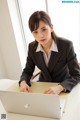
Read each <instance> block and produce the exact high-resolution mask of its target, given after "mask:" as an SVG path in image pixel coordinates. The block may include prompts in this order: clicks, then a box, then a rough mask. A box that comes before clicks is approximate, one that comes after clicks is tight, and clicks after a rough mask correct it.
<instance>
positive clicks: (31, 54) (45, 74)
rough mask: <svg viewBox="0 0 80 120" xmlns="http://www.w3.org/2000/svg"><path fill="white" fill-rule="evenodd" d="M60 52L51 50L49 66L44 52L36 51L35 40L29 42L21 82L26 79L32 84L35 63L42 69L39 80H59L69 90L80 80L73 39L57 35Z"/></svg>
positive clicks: (79, 69)
mask: <svg viewBox="0 0 80 120" xmlns="http://www.w3.org/2000/svg"><path fill="white" fill-rule="evenodd" d="M56 44H57V47H58V52H54V51H52V52H51V57H50V60H49V64H48V67H47V66H46V64H45V61H44V58H43V53H42V52H41V51H39V52H36V48H37V46H36V48H35V47H34V42H32V43H30V44H29V51H28V57H27V62H26V66H25V68H24V70H23V72H22V75H21V78H20V81H19V83H20V82H21V81H22V80H25V81H26V83H27V84H30V79H31V77H32V74H33V71H34V68H35V65H36V66H37V67H38V68H39V69H40V70H41V75H40V77H39V81H42V82H59V83H60V84H61V85H62V86H64V87H65V88H66V89H67V90H68V91H71V89H72V88H73V87H74V86H75V85H76V84H77V83H78V82H80V68H79V65H78V61H77V59H76V54H75V52H74V49H73V44H72V42H71V41H69V40H66V39H64V38H59V37H57V39H56Z"/></svg>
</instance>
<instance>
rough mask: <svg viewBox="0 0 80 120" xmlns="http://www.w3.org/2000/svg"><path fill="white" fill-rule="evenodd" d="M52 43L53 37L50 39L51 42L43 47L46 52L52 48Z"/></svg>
mask: <svg viewBox="0 0 80 120" xmlns="http://www.w3.org/2000/svg"><path fill="white" fill-rule="evenodd" d="M51 45H52V39H51V40H49V42H48V43H47V44H46V45H44V46H42V48H43V49H44V51H45V52H46V54H48V52H49V50H50V48H51Z"/></svg>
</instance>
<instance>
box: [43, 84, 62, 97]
mask: <svg viewBox="0 0 80 120" xmlns="http://www.w3.org/2000/svg"><path fill="white" fill-rule="evenodd" d="M63 90H64V87H63V86H62V85H57V86H53V87H50V88H48V89H47V90H45V91H44V94H58V95H59V94H60V93H61V92H62V91H63Z"/></svg>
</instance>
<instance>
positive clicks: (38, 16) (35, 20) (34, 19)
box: [29, 11, 56, 42]
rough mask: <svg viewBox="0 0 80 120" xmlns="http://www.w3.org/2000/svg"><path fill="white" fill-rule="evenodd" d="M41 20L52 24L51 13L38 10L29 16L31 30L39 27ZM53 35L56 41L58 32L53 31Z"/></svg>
mask: <svg viewBox="0 0 80 120" xmlns="http://www.w3.org/2000/svg"><path fill="white" fill-rule="evenodd" d="M40 21H43V22H45V23H46V24H48V25H49V26H51V19H50V17H49V15H48V14H47V13H46V12H44V11H36V12H34V13H33V14H32V15H31V16H30V18H29V28H30V31H31V32H33V31H34V30H37V29H38V27H39V22H40ZM51 36H52V38H53V40H54V41H55V42H56V34H55V33H54V31H53V32H52V33H51Z"/></svg>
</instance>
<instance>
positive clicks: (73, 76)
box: [61, 42, 80, 91]
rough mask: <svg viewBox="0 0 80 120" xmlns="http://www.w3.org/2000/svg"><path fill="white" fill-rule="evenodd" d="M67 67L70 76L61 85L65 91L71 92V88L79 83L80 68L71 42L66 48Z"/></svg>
mask: <svg viewBox="0 0 80 120" xmlns="http://www.w3.org/2000/svg"><path fill="white" fill-rule="evenodd" d="M66 51H67V52H66V53H67V65H68V70H69V74H70V76H69V77H68V78H67V79H65V80H64V81H62V82H61V85H62V86H64V87H65V88H66V90H67V91H71V90H72V88H73V87H74V86H75V85H76V84H77V83H79V82H80V67H79V63H78V61H77V58H76V54H75V52H74V48H73V44H72V42H70V43H69V45H68V46H67V50H66Z"/></svg>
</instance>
